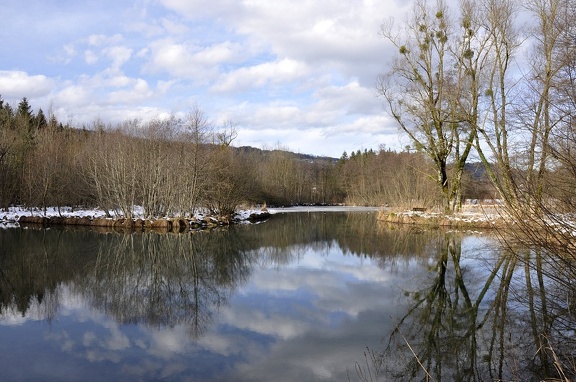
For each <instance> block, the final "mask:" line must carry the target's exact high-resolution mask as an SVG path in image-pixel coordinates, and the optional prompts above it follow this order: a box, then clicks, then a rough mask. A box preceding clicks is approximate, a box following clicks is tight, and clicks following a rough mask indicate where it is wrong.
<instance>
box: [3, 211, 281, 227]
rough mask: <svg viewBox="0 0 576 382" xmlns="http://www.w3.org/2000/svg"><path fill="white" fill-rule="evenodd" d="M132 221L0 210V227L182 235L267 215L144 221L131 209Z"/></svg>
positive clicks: (240, 213) (114, 216)
mask: <svg viewBox="0 0 576 382" xmlns="http://www.w3.org/2000/svg"><path fill="white" fill-rule="evenodd" d="M133 216H134V217H133V218H130V219H127V218H124V217H123V216H120V215H117V214H115V213H113V212H108V213H106V211H104V210H102V209H98V208H96V209H84V208H72V207H61V208H54V207H50V208H46V209H45V210H44V209H38V208H23V207H9V208H8V209H7V210H2V211H0V228H12V227H27V226H40V227H51V226H77V227H94V228H99V229H113V230H133V231H140V230H158V231H167V232H184V231H187V230H197V229H211V228H216V227H221V226H227V225H230V224H241V223H251V222H258V221H262V220H265V219H267V218H268V217H269V216H270V212H268V211H267V210H266V209H244V210H241V211H238V212H237V213H236V214H234V215H233V216H231V217H228V216H217V215H210V214H208V213H200V212H197V213H195V214H193V215H191V216H188V217H181V216H176V217H162V218H154V219H150V218H144V217H143V216H142V212H141V211H140V209H139V208H138V207H135V209H134V214H133Z"/></svg>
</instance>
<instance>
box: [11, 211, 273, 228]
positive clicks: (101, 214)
mask: <svg viewBox="0 0 576 382" xmlns="http://www.w3.org/2000/svg"><path fill="white" fill-rule="evenodd" d="M262 213H264V211H262V210H261V209H242V210H240V211H238V213H237V214H236V215H235V216H234V218H235V220H238V221H248V220H249V219H250V218H252V217H254V216H255V215H259V214H262ZM207 215H208V213H207V212H206V211H199V212H196V213H195V214H194V215H193V217H194V218H196V219H197V220H201V219H202V218H204V217H206V216H207ZM21 216H42V217H48V218H50V217H56V216H58V217H63V218H71V217H75V218H90V219H97V218H105V217H106V212H105V211H104V210H103V209H100V208H72V207H60V208H57V207H48V208H46V210H44V209H42V208H25V207H18V206H16V207H9V208H8V209H0V228H10V227H19V224H18V219H19V218H20V217H21ZM108 216H111V217H119V218H121V217H122V215H121V214H117V213H116V212H114V211H109V213H108ZM133 217H134V218H141V219H143V218H144V209H143V208H142V207H140V206H134V208H133Z"/></svg>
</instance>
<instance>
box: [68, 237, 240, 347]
mask: <svg viewBox="0 0 576 382" xmlns="http://www.w3.org/2000/svg"><path fill="white" fill-rule="evenodd" d="M227 234H228V233H227ZM228 235H229V234H228ZM109 240H110V241H111V242H109V243H106V245H102V246H101V248H100V250H99V251H98V254H97V258H96V262H95V266H94V267H93V268H92V270H91V277H86V278H82V279H78V280H75V289H76V290H77V291H78V292H79V293H84V294H85V295H86V297H87V298H88V300H89V301H90V304H91V305H92V306H94V307H96V308H98V309H101V310H103V311H105V312H106V313H107V314H109V315H111V316H113V317H114V318H115V319H116V320H117V321H119V322H122V323H133V324H140V323H145V324H147V325H151V326H157V327H160V326H170V327H173V326H175V325H181V324H184V325H187V327H188V329H189V334H190V335H191V336H193V337H198V336H200V335H201V334H202V333H203V332H204V331H205V330H206V328H207V327H208V325H210V324H211V323H212V319H213V314H214V312H215V311H217V310H218V309H219V308H220V307H221V306H222V305H223V304H226V302H227V300H228V299H229V297H230V295H231V293H232V292H233V291H234V290H235V288H237V287H238V285H240V284H241V283H243V282H244V281H245V280H246V279H247V277H248V275H249V274H250V267H251V262H250V258H249V257H248V256H245V255H244V254H243V253H244V251H243V250H242V248H241V245H240V246H239V247H238V246H234V245H232V244H231V243H235V241H233V240H230V238H227V240H223V239H222V232H211V233H209V234H205V233H198V234H194V235H167V234H155V233H144V234H141V235H123V236H112V237H110V238H109ZM236 243H240V242H238V241H236Z"/></svg>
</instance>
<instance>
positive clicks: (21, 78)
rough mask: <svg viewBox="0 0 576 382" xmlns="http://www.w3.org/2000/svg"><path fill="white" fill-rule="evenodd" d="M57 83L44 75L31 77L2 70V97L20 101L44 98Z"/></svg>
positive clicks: (0, 86)
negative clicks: (23, 98) (21, 99)
mask: <svg viewBox="0 0 576 382" xmlns="http://www.w3.org/2000/svg"><path fill="white" fill-rule="evenodd" d="M54 86H55V81H54V80H53V79H51V78H48V77H46V76H44V75H42V74H37V75H29V74H28V73H26V72H22V71H11V70H0V92H1V93H0V96H2V97H6V98H13V99H20V98H22V97H27V98H32V97H42V96H45V95H47V94H48V93H50V91H51V90H52V89H53V88H54Z"/></svg>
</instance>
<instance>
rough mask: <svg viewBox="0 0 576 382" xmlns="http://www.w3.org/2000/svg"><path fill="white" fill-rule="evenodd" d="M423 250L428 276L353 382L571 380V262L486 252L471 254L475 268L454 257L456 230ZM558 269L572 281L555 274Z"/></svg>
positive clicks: (574, 322)
mask: <svg viewBox="0 0 576 382" xmlns="http://www.w3.org/2000/svg"><path fill="white" fill-rule="evenodd" d="M399 237H401V236H399ZM404 238H405V239H407V240H410V238H409V237H406V236H404ZM494 248H496V247H494ZM467 250H468V251H469V250H470V249H469V248H468V249H467ZM426 251H431V253H433V254H435V255H434V256H432V257H429V258H430V259H433V260H432V261H431V262H430V264H429V272H428V273H427V274H425V275H423V276H422V275H421V279H420V280H418V281H415V282H414V285H418V286H417V287H412V288H407V289H406V291H405V297H406V298H407V299H408V300H409V301H410V303H409V309H408V310H407V311H406V313H405V314H404V315H403V316H402V317H401V318H400V319H399V320H398V321H397V323H396V326H395V328H394V329H393V330H392V331H391V334H390V336H389V339H388V342H387V346H386V347H385V349H384V350H383V351H381V352H378V351H375V350H371V351H370V352H369V353H367V356H366V361H367V362H365V364H363V365H360V364H357V368H356V369H357V375H358V378H359V379H360V380H364V381H372V380H389V379H391V378H397V379H402V380H422V379H424V380H435V381H441V380H447V381H455V380H457V381H476V380H487V381H494V380H515V381H525V380H534V379H537V380H544V379H550V378H560V380H565V381H568V380H572V379H573V378H574V377H575V376H576V374H575V373H576V364H575V363H574V357H575V352H576V340H575V337H574V334H575V332H574V331H575V328H576V316H575V314H576V312H575V311H574V307H575V305H574V304H575V302H576V300H575V291H576V289H575V288H574V285H573V280H574V279H575V278H574V276H576V274H574V273H573V270H574V268H573V265H572V267H567V268H563V269H558V268H557V265H558V262H557V261H553V255H551V254H546V255H545V254H543V253H542V252H541V251H534V250H531V251H528V250H525V251H524V252H522V251H520V250H519V249H516V250H514V251H513V252H512V251H508V250H496V249H494V250H492V251H491V252H492V255H489V254H488V253H486V254H484V255H482V256H478V253H479V252H480V251H479V248H476V249H475V250H474V251H473V252H476V255H475V256H477V257H478V258H479V259H481V260H482V261H481V264H482V265H483V267H482V269H479V267H478V264H479V263H478V262H470V260H471V259H470V254H468V256H467V258H463V257H462V236H461V235H460V234H458V233H446V234H444V235H441V236H438V237H437V241H434V240H433V241H429V247H428V248H427V249H426ZM519 253H523V254H524V256H519V255H518V254H519ZM413 254H415V255H418V253H417V252H413ZM544 258H546V259H547V264H546V263H545V262H544V261H543V259H544ZM564 261H565V259H564ZM565 265H566V264H565ZM566 269H572V273H571V275H566V274H564V275H561V273H563V272H564V271H565V270H566Z"/></svg>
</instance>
